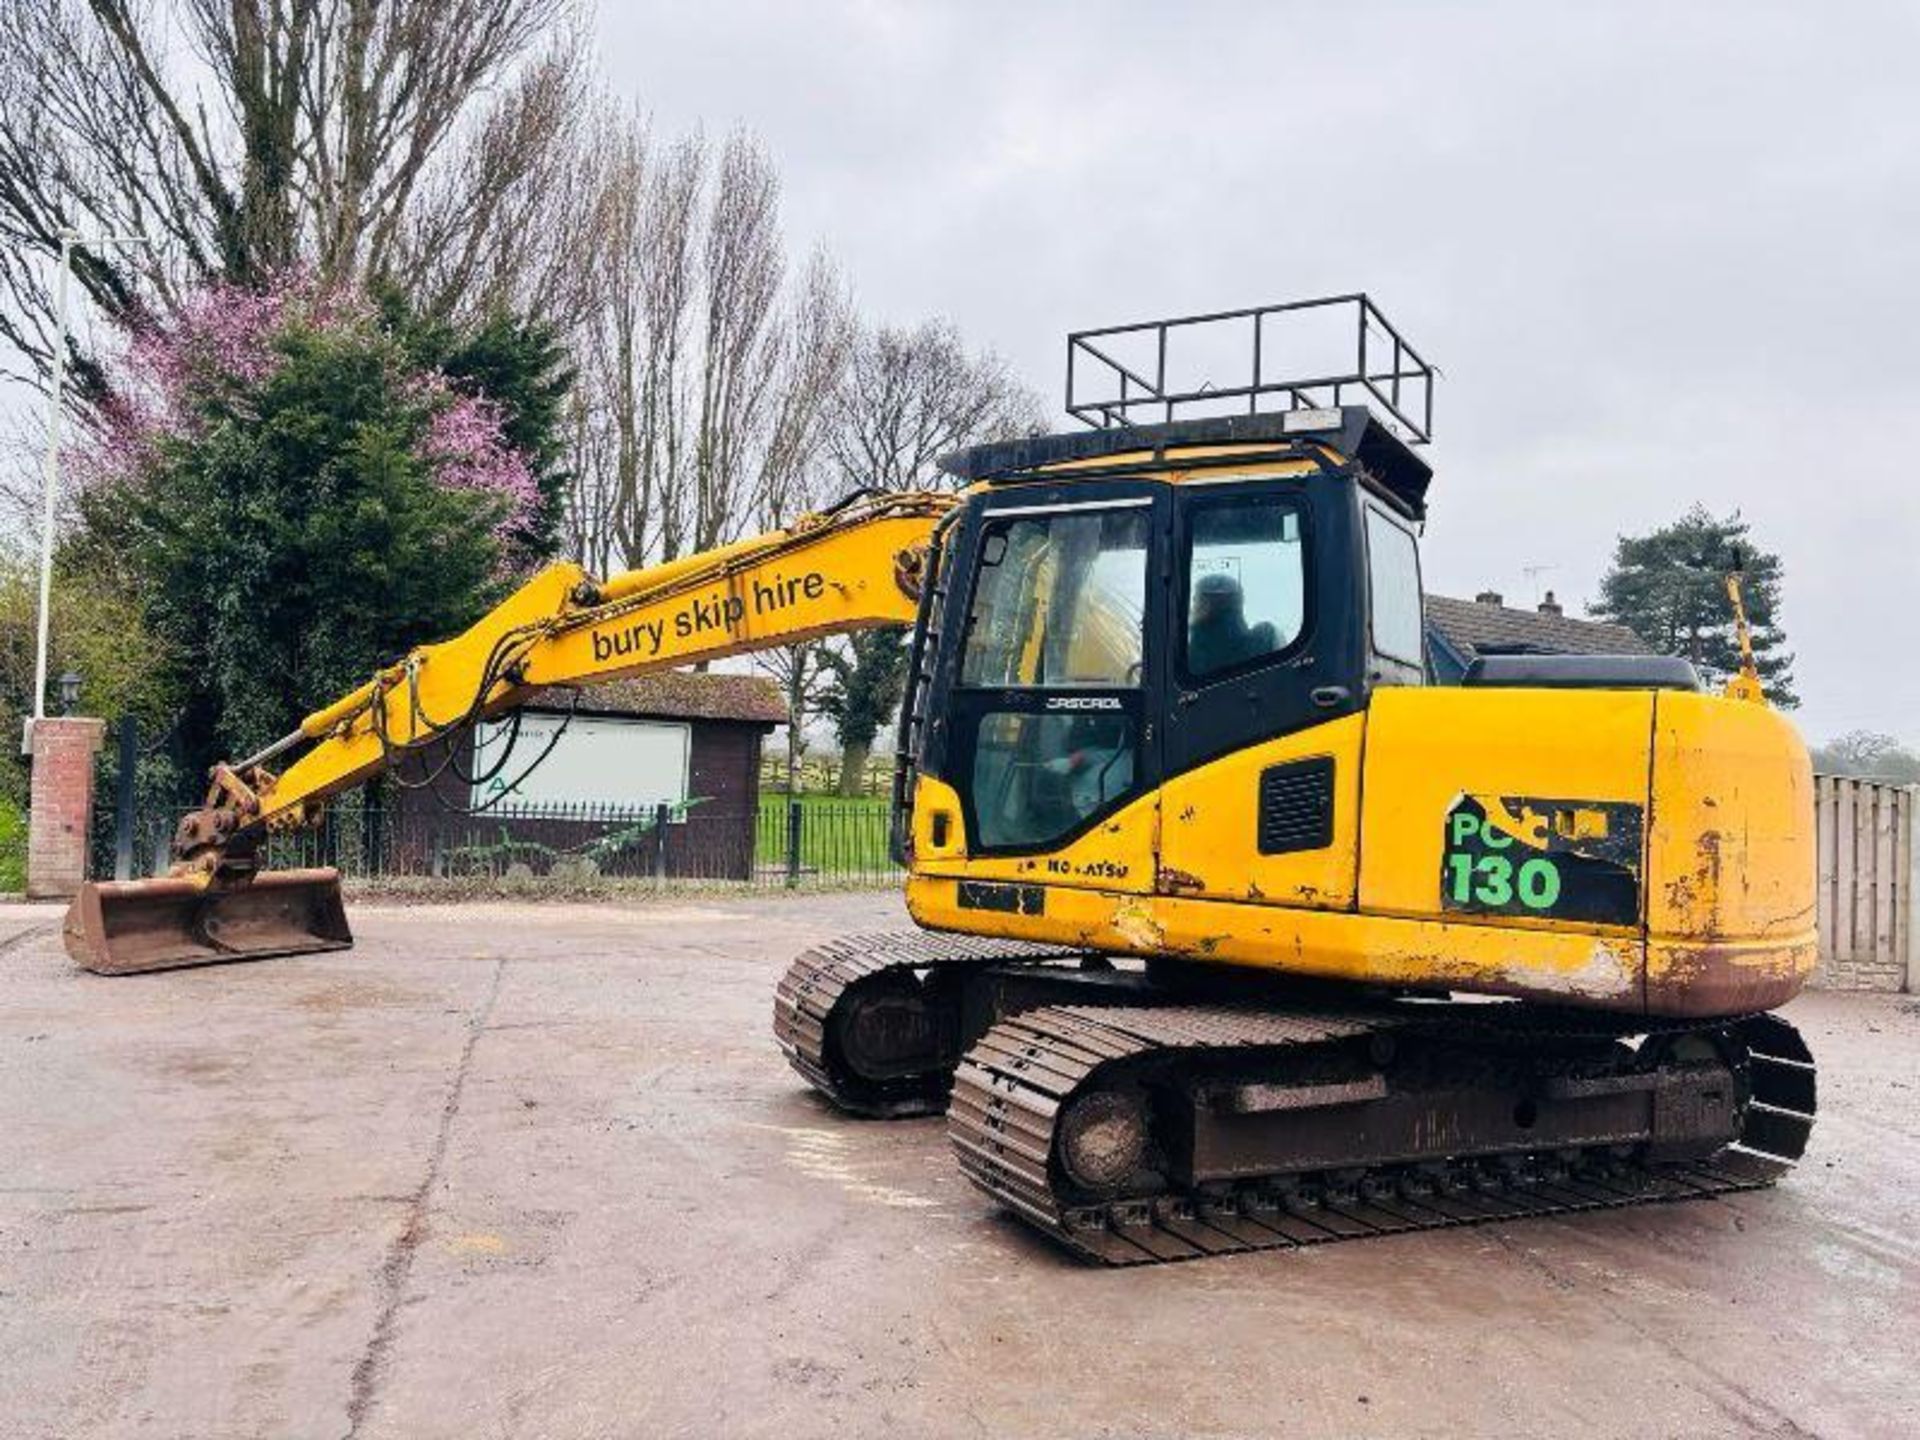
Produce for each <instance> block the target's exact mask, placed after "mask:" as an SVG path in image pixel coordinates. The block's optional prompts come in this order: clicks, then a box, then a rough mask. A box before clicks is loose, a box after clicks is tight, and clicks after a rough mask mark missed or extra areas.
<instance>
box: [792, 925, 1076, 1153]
mask: <svg viewBox="0 0 1920 1440" xmlns="http://www.w3.org/2000/svg"><path fill="white" fill-rule="evenodd" d="M1079 958H1080V955H1079V952H1078V951H1074V950H1070V949H1065V948H1063V947H1060V946H1054V945H1032V944H1027V943H1025V942H1022V941H1017V940H990V939H982V938H979V937H975V936H967V935H936V934H931V933H929V932H926V931H915V930H908V931H898V932H882V933H877V934H864V935H845V936H842V937H840V938H839V939H836V940H830V941H828V942H827V943H826V944H824V945H820V946H816V947H815V948H814V949H811V950H808V951H806V952H805V953H804V954H802V955H801V956H799V958H797V959H796V960H795V961H794V962H793V963H792V964H791V965H789V966H788V967H787V973H786V974H785V975H783V976H782V977H781V979H780V984H779V986H778V987H777V989H776V990H775V991H774V1000H773V1036H774V1039H775V1040H776V1041H778V1042H779V1045H780V1050H781V1053H782V1054H784V1055H785V1056H786V1057H787V1063H788V1064H790V1065H791V1066H793V1068H794V1069H795V1070H796V1071H798V1072H799V1073H800V1075H801V1076H802V1077H803V1078H804V1079H805V1080H806V1081H807V1083H808V1084H810V1085H812V1086H813V1087H814V1089H816V1090H818V1091H820V1092H821V1093H822V1094H823V1095H825V1096H826V1097H827V1098H828V1099H829V1100H831V1101H833V1103H834V1104H835V1105H836V1106H838V1107H839V1108H840V1109H842V1110H845V1111H847V1112H849V1113H850V1114H854V1115H864V1116H868V1117H870V1118H875V1119H899V1118H904V1117H906V1116H912V1115H938V1114H939V1113H940V1112H941V1111H942V1110H944V1109H946V1106H947V1091H948V1089H949V1087H950V1086H951V1085H952V1083H953V1067H954V1064H955V1062H956V1061H957V1060H958V1059H959V1044H958V1036H957V1033H956V1031H955V1030H954V1029H953V1026H952V1024H951V1017H950V1014H949V1013H948V1012H949V1011H950V1008H951V1007H948V1006H944V1005H942V1004H941V1003H940V1000H941V996H940V990H941V987H942V982H943V981H944V980H945V979H947V978H950V977H952V976H953V974H954V972H956V971H959V970H963V969H967V968H973V967H980V966H985V965H993V964H1005V963H1008V962H1016V963H1029V964H1037V963H1044V962H1047V961H1077V960H1078V959H1079ZM863 1016H864V1019H865V1023H864V1024H863V1025H861V1028H862V1030H866V1031H873V1030H879V1031H883V1032H888V1033H883V1034H882V1036H881V1039H882V1040H883V1041H884V1040H886V1039H889V1038H891V1039H893V1040H895V1041H896V1043H895V1044H894V1045H893V1047H892V1048H893V1050H894V1051H895V1052H896V1054H897V1056H898V1058H897V1059H895V1061H894V1063H893V1064H891V1065H884V1066H875V1065H868V1066H867V1067H866V1071H867V1073H862V1072H861V1069H860V1068H857V1064H856V1063H853V1062H855V1059H856V1057H854V1056H851V1055H850V1054H849V1049H850V1048H851V1047H850V1044H849V1041H850V1040H851V1039H852V1038H854V1037H853V1036H852V1035H851V1034H850V1028H849V1027H850V1026H852V1025H856V1024H861V1021H862V1019H863ZM892 1070H898V1071H900V1072H901V1073H897V1074H896V1073H874V1072H875V1071H892Z"/></svg>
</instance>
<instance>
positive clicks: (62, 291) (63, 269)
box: [20, 230, 146, 755]
mask: <svg viewBox="0 0 1920 1440" xmlns="http://www.w3.org/2000/svg"><path fill="white" fill-rule="evenodd" d="M145 243H146V237H145V236H144V235H91V236H89V235H81V234H80V233H79V232H78V231H76V230H62V231H61V232H60V279H59V281H58V283H57V284H56V286H55V301H54V314H55V316H56V321H55V323H56V325H57V327H58V329H57V333H56V334H55V336H54V341H53V388H52V390H51V391H50V392H49V399H48V402H47V463H46V480H45V485H44V492H45V493H44V495H43V497H42V499H43V502H44V503H43V507H42V510H41V515H40V618H39V625H38V630H37V634H36V636H35V639H34V651H33V717H32V719H29V720H28V721H27V723H26V726H25V728H24V729H23V731H22V733H21V736H20V753H21V754H22V755H25V754H28V753H30V752H31V751H32V749H33V722H34V720H43V719H45V718H46V714H47V631H48V628H49V625H48V622H49V618H50V608H49V607H50V605H51V602H52V599H53V516H54V510H55V508H56V506H57V504H58V501H59V494H60V419H61V415H62V413H63V408H64V401H65V394H64V392H65V390H66V388H67V289H68V286H67V282H68V281H69V280H70V279H71V278H72V276H73V252H74V248H75V247H76V246H79V245H86V246H88V247H90V248H92V249H99V248H101V247H103V246H107V245H144V244H145Z"/></svg>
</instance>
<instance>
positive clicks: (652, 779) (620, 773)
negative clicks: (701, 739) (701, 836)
mask: <svg viewBox="0 0 1920 1440" xmlns="http://www.w3.org/2000/svg"><path fill="white" fill-rule="evenodd" d="M562 725H565V726H566V731H565V733H564V734H561V735H560V738H559V740H558V741H557V742H554V736H555V734H556V733H558V732H559V731H560V727H561V726H562ZM511 728H512V722H511V721H510V720H493V721H489V722H488V723H487V724H485V725H482V726H480V727H479V729H477V730H476V731H475V732H474V759H473V764H472V765H471V766H470V767H469V770H470V773H472V774H474V775H477V776H484V775H486V774H487V772H488V771H489V770H491V769H492V768H493V767H494V765H495V763H496V762H497V761H498V760H499V759H500V750H501V747H502V746H503V745H505V744H506V741H507V736H508V735H509V734H510V733H511ZM549 743H552V744H553V749H552V751H551V752H550V753H548V755H547V758H546V759H544V760H542V761H540V763H539V764H538V765H536V766H534V768H533V770H532V771H531V772H527V773H525V775H524V778H522V775H523V772H526V771H527V766H528V765H529V764H531V763H532V762H533V761H534V760H535V759H536V758H538V757H539V755H540V753H541V752H542V751H543V750H546V749H547V746H548V744H549ZM692 753H693V733H692V728H691V727H690V726H688V725H685V724H683V723H679V722H675V721H662V720H630V719H624V718H619V717H601V716H586V715H576V716H575V717H574V718H573V720H572V722H571V723H570V724H569V723H568V721H567V717H566V716H564V715H555V714H552V713H550V712H545V711H536V710H528V711H524V712H522V714H521V720H520V739H519V743H518V744H516V745H515V746H514V748H513V753H512V755H510V756H509V757H507V760H506V763H505V764H504V766H502V767H501V769H500V773H499V774H498V775H496V776H493V777H491V778H490V779H487V780H485V781H483V782H482V783H480V784H476V785H475V786H474V787H473V803H474V804H476V805H478V804H485V803H489V802H494V803H499V804H504V805H507V806H514V807H518V806H523V805H524V806H527V807H529V808H542V807H549V806H551V807H555V808H558V807H561V806H604V807H607V808H609V809H619V810H641V809H652V808H653V807H654V806H657V805H671V806H673V807H674V808H675V810H676V811H677V810H679V809H680V808H682V807H684V806H685V804H686V802H687V785H688V776H689V771H690V769H691V759H692ZM515 782H517V783H515ZM510 784H511V785H512V786H513V791H512V793H511V794H510V795H507V796H506V797H505V799H504V800H502V799H501V793H502V792H503V791H504V790H506V788H507V787H508V785H510Z"/></svg>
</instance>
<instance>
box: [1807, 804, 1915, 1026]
mask: <svg viewBox="0 0 1920 1440" xmlns="http://www.w3.org/2000/svg"><path fill="white" fill-rule="evenodd" d="M1814 816H1815V828H1816V849H1817V854H1818V857H1819V859H1818V863H1819V916H1818V922H1819V933H1820V968H1819V970H1818V971H1817V972H1816V974H1815V976H1814V983H1815V984H1817V985H1825V986H1828V987H1830V988H1832V989H1840V990H1902V989H1910V988H1911V987H1912V983H1913V978H1914V977H1913V975H1912V973H1911V961H1912V958H1913V956H1912V950H1913V885H1914V849H1913V841H1914V835H1913V825H1914V790H1913V788H1912V787H1910V786H1902V785H1889V784H1883V783H1881V782H1878V781H1873V780H1856V779H1853V778H1851V777H1848V776H1844V775H1818V776H1815V777H1814Z"/></svg>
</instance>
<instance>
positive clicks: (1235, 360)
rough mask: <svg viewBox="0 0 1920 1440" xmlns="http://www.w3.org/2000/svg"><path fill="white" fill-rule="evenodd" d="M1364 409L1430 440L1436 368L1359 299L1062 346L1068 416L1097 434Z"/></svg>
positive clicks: (1115, 328)
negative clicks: (1269, 414) (1194, 421)
mask: <svg viewBox="0 0 1920 1440" xmlns="http://www.w3.org/2000/svg"><path fill="white" fill-rule="evenodd" d="M1369 402H1371V404H1372V405H1373V406H1374V407H1375V409H1376V413H1377V414H1378V415H1379V418H1380V419H1381V420H1382V421H1383V422H1384V423H1385V424H1386V425H1387V426H1388V428H1389V429H1391V430H1392V431H1393V432H1394V433H1395V434H1396V435H1398V436H1399V437H1400V438H1401V439H1402V440H1403V441H1405V442H1406V443H1407V444H1410V445H1424V444H1426V443H1427V442H1428V441H1429V440H1431V439H1432V438H1433V367H1432V366H1431V365H1429V364H1428V363H1427V362H1426V361H1425V360H1423V359H1421V358H1420V355H1419V353H1418V352H1417V351H1416V350H1415V349H1414V348H1413V347H1412V346H1411V345H1409V344H1408V343H1407V342H1406V340H1405V339H1404V338H1402V336H1401V334H1400V332H1399V331H1398V330H1396V329H1394V327H1393V326H1392V324H1390V323H1389V322H1388V320H1387V317H1386V316H1384V315H1382V314H1381V313H1380V308H1379V306H1377V305H1375V304H1374V303H1373V301H1371V300H1370V299H1368V298H1367V297H1366V295H1364V294H1357V295H1329V296H1326V297H1324V298H1322V299H1319V300H1292V301H1287V302H1285V303H1283V304H1279V305H1260V306H1256V307H1254V308H1252V309H1249V310H1221V311H1218V312H1216V313H1214V314H1211V315H1182V316H1178V317H1176V318H1174V319H1171V320H1148V321H1144V322H1142V323H1140V324H1137V325H1109V326H1107V327H1105V328H1104V329H1099V330H1077V331H1075V332H1074V333H1072V334H1070V335H1069V336H1067V412H1068V413H1069V414H1071V415H1072V416H1074V417H1075V418H1076V419H1078V420H1080V421H1082V422H1083V423H1085V424H1087V425H1091V426H1092V427H1093V428H1094V429H1096V430H1105V429H1109V428H1112V427H1114V426H1123V425H1140V424H1152V423H1154V422H1160V423H1167V422H1171V421H1174V420H1181V419H1190V418H1199V417H1203V416H1215V415H1257V414H1260V413H1262V412H1265V411H1274V410H1324V409H1336V408H1338V407H1339V406H1340V405H1341V404H1342V403H1360V404H1367V403H1369Z"/></svg>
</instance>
